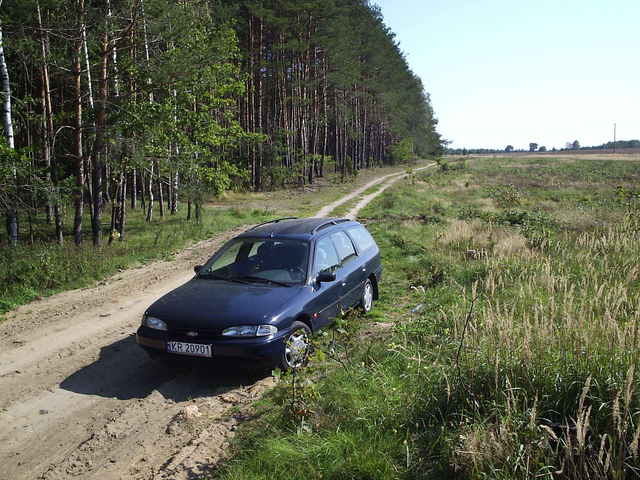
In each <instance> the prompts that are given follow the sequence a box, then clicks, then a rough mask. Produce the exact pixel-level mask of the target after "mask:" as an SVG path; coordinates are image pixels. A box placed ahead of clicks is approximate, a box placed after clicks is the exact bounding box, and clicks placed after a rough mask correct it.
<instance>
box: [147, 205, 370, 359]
mask: <svg viewBox="0 0 640 480" xmlns="http://www.w3.org/2000/svg"><path fill="white" fill-rule="evenodd" d="M195 271H196V275H195V277H194V278H193V279H191V280H190V281H188V282H187V283H185V284H184V285H182V286H181V287H179V288H177V289H175V290H173V291H172V292H170V293H168V294H166V295H165V296H163V297H162V298H160V299H159V300H157V301H156V302H155V303H154V304H153V305H151V306H150V307H149V308H148V309H147V311H146V312H145V315H144V317H143V320H142V325H141V326H140V328H139V329H138V332H137V342H138V344H139V345H140V346H142V347H143V348H144V349H145V350H147V352H148V353H149V354H150V355H151V356H152V357H154V358H162V359H171V358H175V357H174V355H187V356H193V357H214V358H215V357H237V358H244V359H248V360H251V361H254V362H256V363H257V364H260V365H270V366H279V367H280V368H282V369H291V368H298V367H300V366H302V365H303V364H304V363H305V361H306V359H307V356H308V354H309V345H310V335H311V333H312V332H315V331H317V330H318V329H320V328H322V327H324V326H326V325H328V324H329V323H331V321H332V320H333V319H334V318H335V317H336V316H337V315H338V314H339V312H340V311H341V310H345V309H348V308H350V307H354V306H358V305H359V306H360V307H362V309H363V310H364V311H367V312H368V311H369V310H371V308H372V306H373V301H374V300H375V299H376V298H377V296H378V284H379V282H380V276H381V274H382V266H381V264H380V252H379V250H378V246H377V245H376V243H375V241H374V240H373V238H372V237H371V235H370V234H369V232H367V230H366V229H365V227H364V226H363V225H361V224H360V223H358V222H355V221H351V220H346V219H337V218H333V219H324V218H305V219H290V218H287V219H280V220H274V221H271V222H267V223H264V224H261V225H258V226H256V227H253V228H252V229H250V230H247V231H246V232H244V233H243V234H241V235H239V236H237V237H235V238H234V239H233V240H231V241H229V242H227V243H226V244H225V245H224V246H223V247H222V248H221V249H220V250H219V251H218V252H217V253H216V254H215V255H214V256H213V257H211V259H210V260H209V261H208V262H207V263H206V264H205V265H199V266H197V267H195Z"/></svg>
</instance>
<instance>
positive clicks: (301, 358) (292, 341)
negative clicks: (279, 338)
mask: <svg viewBox="0 0 640 480" xmlns="http://www.w3.org/2000/svg"><path fill="white" fill-rule="evenodd" d="M310 352H311V329H310V328H309V326H308V325H307V324H305V323H302V322H293V325H292V327H291V333H289V334H288V335H287V336H286V338H285V340H284V349H283V352H282V358H281V360H280V365H279V367H280V369H281V370H282V371H286V370H296V369H298V368H302V367H304V366H305V365H306V363H307V360H309V354H310Z"/></svg>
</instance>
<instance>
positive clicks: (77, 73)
mask: <svg viewBox="0 0 640 480" xmlns="http://www.w3.org/2000/svg"><path fill="white" fill-rule="evenodd" d="M77 2H78V3H77V6H78V39H77V40H76V44H75V46H74V48H73V52H72V60H71V71H72V72H73V85H74V110H75V119H74V156H75V170H76V171H75V180H76V182H75V191H74V193H73V205H74V209H75V215H74V218H73V241H74V242H75V244H76V245H80V244H82V214H83V202H84V191H83V188H84V154H83V150H82V78H81V75H82V67H81V64H80V57H81V56H82V46H83V43H84V42H83V37H82V32H83V28H84V0H77Z"/></svg>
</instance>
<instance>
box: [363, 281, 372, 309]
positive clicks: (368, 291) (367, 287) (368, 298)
mask: <svg viewBox="0 0 640 480" xmlns="http://www.w3.org/2000/svg"><path fill="white" fill-rule="evenodd" d="M373 297H374V290H373V283H371V280H369V279H367V281H366V282H364V287H363V288H362V297H361V298H360V308H362V310H363V311H364V313H369V312H370V311H371V309H372V308H373Z"/></svg>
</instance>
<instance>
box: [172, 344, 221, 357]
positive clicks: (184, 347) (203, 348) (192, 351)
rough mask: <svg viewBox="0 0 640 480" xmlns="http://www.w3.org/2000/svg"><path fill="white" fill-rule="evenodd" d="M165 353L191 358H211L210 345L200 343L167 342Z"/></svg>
mask: <svg viewBox="0 0 640 480" xmlns="http://www.w3.org/2000/svg"><path fill="white" fill-rule="evenodd" d="M167 352H169V353H177V354H178V355H191V356H193V357H211V345H203V344H201V343H184V342H168V343H167Z"/></svg>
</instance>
